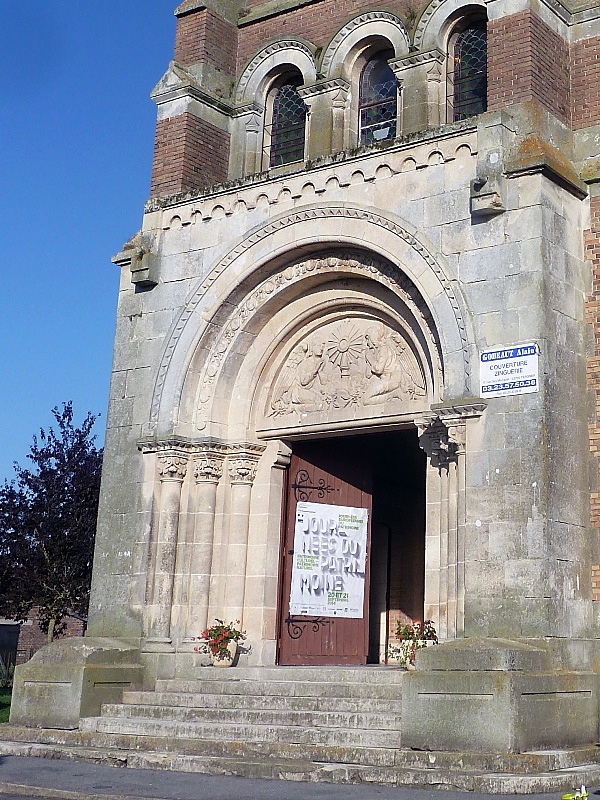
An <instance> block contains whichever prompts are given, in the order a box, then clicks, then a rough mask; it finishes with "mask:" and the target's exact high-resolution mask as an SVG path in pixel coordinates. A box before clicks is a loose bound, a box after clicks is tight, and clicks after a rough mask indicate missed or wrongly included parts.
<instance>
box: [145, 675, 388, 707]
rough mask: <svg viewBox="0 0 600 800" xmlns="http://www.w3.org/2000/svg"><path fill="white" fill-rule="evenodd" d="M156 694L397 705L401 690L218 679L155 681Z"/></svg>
mask: <svg viewBox="0 0 600 800" xmlns="http://www.w3.org/2000/svg"><path fill="white" fill-rule="evenodd" d="M156 691H157V692H159V693H163V692H187V693H188V694H220V695H223V694H230V695H242V694H252V695H267V696H277V695H279V696H285V697H346V698H360V697H365V698H374V699H376V700H388V701H391V702H394V701H395V702H397V703H398V704H400V701H401V698H402V688H401V685H400V684H399V683H396V684H395V683H383V684H376V683H369V684H364V683H362V682H347V681H344V682H341V683H332V682H326V683H323V682H314V683H312V682H311V681H269V680H250V679H248V680H246V679H238V680H218V679H217V678H214V679H212V680H210V681H189V680H174V681H157V682H156Z"/></svg>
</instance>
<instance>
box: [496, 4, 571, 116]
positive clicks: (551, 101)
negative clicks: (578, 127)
mask: <svg viewBox="0 0 600 800" xmlns="http://www.w3.org/2000/svg"><path fill="white" fill-rule="evenodd" d="M521 100H538V101H539V102H540V103H541V104H542V105H543V106H544V107H545V108H547V109H548V110H549V111H551V112H552V113H553V114H554V115H555V116H556V117H558V119H560V120H562V121H563V122H565V123H567V124H568V123H570V118H571V109H570V67H569V47H568V44H567V43H566V42H565V41H564V39H562V37H560V36H559V35H558V34H556V33H554V31H553V30H551V28H549V27H548V26H547V25H546V24H545V23H544V22H543V21H542V20H541V19H540V18H539V17H538V16H537V15H536V14H534V13H533V11H531V10H527V11H521V12H519V13H518V14H511V15H510V16H508V17H504V18H503V19H499V20H494V21H492V22H489V23H488V108H489V109H490V110H492V109H499V108H503V107H504V106H507V105H511V104H512V103H518V102H520V101H521Z"/></svg>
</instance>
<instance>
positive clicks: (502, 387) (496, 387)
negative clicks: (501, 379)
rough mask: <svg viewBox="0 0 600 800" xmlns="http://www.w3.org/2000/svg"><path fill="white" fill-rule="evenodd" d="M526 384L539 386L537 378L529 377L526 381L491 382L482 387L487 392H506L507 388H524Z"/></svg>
mask: <svg viewBox="0 0 600 800" xmlns="http://www.w3.org/2000/svg"><path fill="white" fill-rule="evenodd" d="M525 386H537V378H529V379H528V380H524V381H506V382H505V383H490V384H489V385H488V386H482V387H481V393H482V394H485V393H486V392H505V391H506V390H507V389H522V388H523V387H525Z"/></svg>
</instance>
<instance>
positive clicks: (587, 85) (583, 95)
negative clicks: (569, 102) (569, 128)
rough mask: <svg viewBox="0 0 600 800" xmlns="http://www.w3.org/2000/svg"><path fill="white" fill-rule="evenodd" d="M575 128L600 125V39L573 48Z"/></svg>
mask: <svg viewBox="0 0 600 800" xmlns="http://www.w3.org/2000/svg"><path fill="white" fill-rule="evenodd" d="M571 92H572V98H573V109H572V116H573V128H575V129H578V128H586V127H587V126H588V125H600V37H596V38H592V39H586V40H585V41H582V42H575V44H573V45H572V47H571Z"/></svg>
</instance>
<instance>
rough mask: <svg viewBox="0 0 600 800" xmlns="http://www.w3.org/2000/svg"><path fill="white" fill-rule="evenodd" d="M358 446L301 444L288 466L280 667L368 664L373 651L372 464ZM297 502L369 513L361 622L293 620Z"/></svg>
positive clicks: (335, 442)
mask: <svg viewBox="0 0 600 800" xmlns="http://www.w3.org/2000/svg"><path fill="white" fill-rule="evenodd" d="M362 456H364V454H361V448H360V445H359V443H358V441H355V442H353V441H352V440H351V439H343V440H341V439H330V440H321V441H317V442H305V443H299V444H297V445H296V446H294V448H293V454H292V460H291V464H290V467H289V480H288V491H287V508H286V518H285V530H284V534H283V552H282V567H281V581H280V586H281V599H280V604H281V605H280V610H281V614H280V636H279V663H280V664H287V665H310V664H313V665H320V664H323V665H325V664H365V663H366V661H367V655H368V648H369V621H368V603H369V546H370V525H371V510H372V507H371V506H372V502H371V484H372V475H371V472H372V470H371V463H370V459H368V458H364V457H362ZM298 502H312V503H325V504H330V505H336V506H350V507H354V508H366V509H367V511H368V515H369V527H368V531H367V551H366V565H365V589H364V608H363V615H362V618H358V619H357V618H344V617H328V616H320V617H308V616H304V615H302V616H299V615H295V616H290V614H289V603H290V587H291V581H292V564H293V552H294V534H295V519H296V509H297V504H298Z"/></svg>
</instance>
